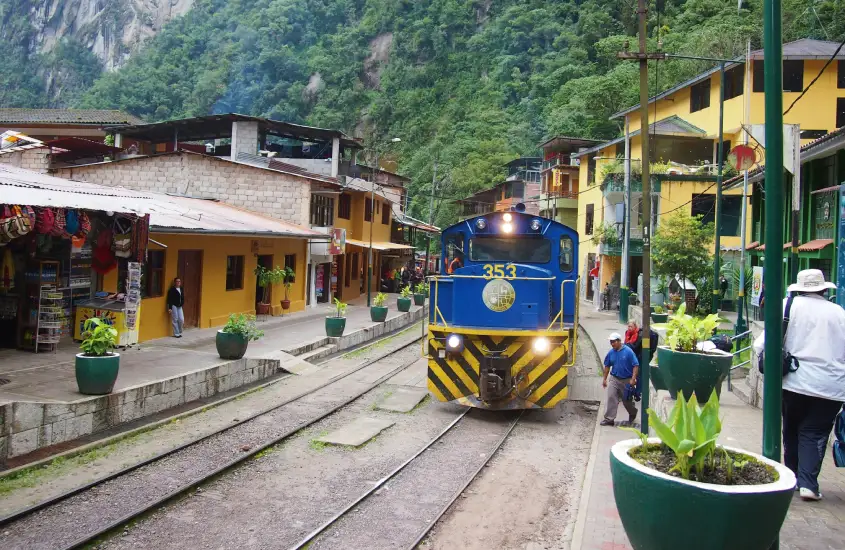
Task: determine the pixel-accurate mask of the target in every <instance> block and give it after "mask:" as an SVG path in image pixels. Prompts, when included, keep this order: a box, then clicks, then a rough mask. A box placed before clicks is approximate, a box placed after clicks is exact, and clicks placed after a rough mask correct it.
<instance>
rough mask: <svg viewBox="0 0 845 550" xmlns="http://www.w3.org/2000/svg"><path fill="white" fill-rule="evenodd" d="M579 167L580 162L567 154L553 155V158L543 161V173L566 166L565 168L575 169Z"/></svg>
mask: <svg viewBox="0 0 845 550" xmlns="http://www.w3.org/2000/svg"><path fill="white" fill-rule="evenodd" d="M579 165H580V162H579V160H578V159H577V158H574V159H573V158H572V157H571V156H569V155H568V154H559V155H555V156H554V157H552V158H550V159H548V160H544V161H543V171H544V172H545V171H546V170H551V169H552V168H555V167H556V166H566V167H574V168H577V167H578V166H579Z"/></svg>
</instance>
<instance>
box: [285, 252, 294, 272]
mask: <svg viewBox="0 0 845 550" xmlns="http://www.w3.org/2000/svg"><path fill="white" fill-rule="evenodd" d="M285 267H289V268H291V269H292V270H293V272H294V273H296V254H285Z"/></svg>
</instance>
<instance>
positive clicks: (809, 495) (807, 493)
mask: <svg viewBox="0 0 845 550" xmlns="http://www.w3.org/2000/svg"><path fill="white" fill-rule="evenodd" d="M798 494H799V495H800V496H801V500H812V501H815V500H821V499H822V494H821V493H814V492H813V491H811V490H810V489H807V488H806V487H801V489H799V490H798Z"/></svg>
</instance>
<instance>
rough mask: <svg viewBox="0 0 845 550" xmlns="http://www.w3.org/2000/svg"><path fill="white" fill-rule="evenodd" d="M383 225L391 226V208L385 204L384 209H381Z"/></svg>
mask: <svg viewBox="0 0 845 550" xmlns="http://www.w3.org/2000/svg"><path fill="white" fill-rule="evenodd" d="M381 224H382V225H390V208H389V207H388V204H387V203H384V208H382V209H381Z"/></svg>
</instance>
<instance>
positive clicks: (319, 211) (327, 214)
mask: <svg viewBox="0 0 845 550" xmlns="http://www.w3.org/2000/svg"><path fill="white" fill-rule="evenodd" d="M332 224H334V199H333V198H331V197H324V196H322V195H311V225H314V226H317V227H330V226H331V225H332Z"/></svg>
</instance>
